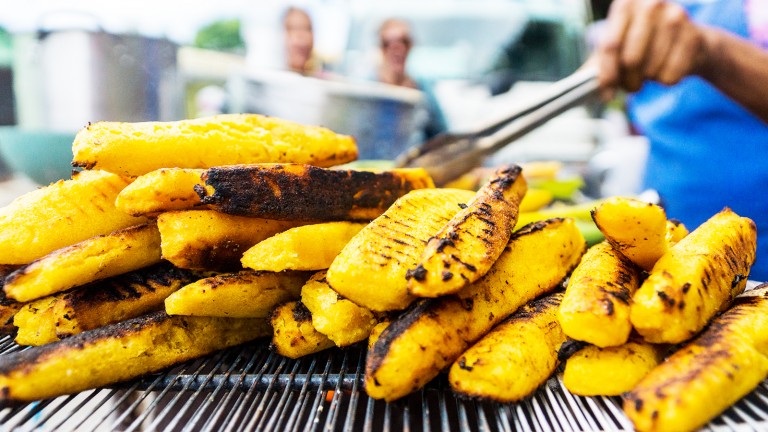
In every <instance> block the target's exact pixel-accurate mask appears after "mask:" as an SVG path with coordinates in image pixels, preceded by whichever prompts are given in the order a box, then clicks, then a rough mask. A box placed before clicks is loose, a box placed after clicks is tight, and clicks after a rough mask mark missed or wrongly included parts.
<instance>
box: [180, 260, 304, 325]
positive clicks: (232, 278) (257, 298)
mask: <svg viewBox="0 0 768 432" xmlns="http://www.w3.org/2000/svg"><path fill="white" fill-rule="evenodd" d="M311 275H312V273H311V272H297V271H286V272H280V273H275V272H257V271H253V270H243V271H240V272H237V273H226V274H220V275H215V276H211V277H207V278H204V279H200V280H198V281H195V282H192V283H190V284H189V285H186V286H184V287H182V288H181V289H179V290H178V291H176V292H174V293H173V294H171V295H170V296H168V298H167V299H165V311H166V312H167V313H168V314H170V315H194V316H219V317H229V318H268V317H269V314H270V313H271V312H272V309H274V307H275V306H277V305H279V304H280V303H284V302H286V301H289V300H296V299H298V298H299V296H300V295H301V287H302V286H303V285H304V283H305V282H306V281H307V280H308V279H309V277H310V276H311Z"/></svg>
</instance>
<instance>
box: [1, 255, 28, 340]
mask: <svg viewBox="0 0 768 432" xmlns="http://www.w3.org/2000/svg"><path fill="white" fill-rule="evenodd" d="M17 268H18V266H13V265H0V335H4V334H12V333H14V332H15V331H16V327H14V326H13V316H14V315H16V312H18V311H19V310H20V309H21V308H22V307H23V306H24V303H21V302H17V301H16V300H14V299H10V298H8V296H6V295H5V291H4V290H3V284H4V283H5V277H6V276H8V274H10V273H11V272H13V271H14V270H16V269H17Z"/></svg>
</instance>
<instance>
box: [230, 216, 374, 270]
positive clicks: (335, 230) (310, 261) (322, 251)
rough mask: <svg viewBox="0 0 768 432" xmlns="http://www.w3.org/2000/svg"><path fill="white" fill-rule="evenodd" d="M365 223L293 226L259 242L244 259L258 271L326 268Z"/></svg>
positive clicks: (244, 265) (250, 266) (246, 253)
mask: <svg viewBox="0 0 768 432" xmlns="http://www.w3.org/2000/svg"><path fill="white" fill-rule="evenodd" d="M365 225H366V224H364V223H355V222H325V223H319V224H311V225H304V226H300V227H295V228H289V229H287V230H285V231H283V232H281V233H277V234H275V235H273V236H272V237H269V238H267V239H265V240H262V241H260V242H259V243H256V245H254V246H253V247H251V248H250V249H248V250H247V251H245V253H244V254H243V258H242V259H241V260H240V262H241V263H242V264H243V267H248V268H251V269H254V270H265V271H283V270H325V269H327V268H328V267H330V266H331V263H332V262H333V260H334V259H335V258H336V256H337V255H339V253H340V252H341V250H342V249H343V248H344V246H346V245H347V243H348V242H349V240H350V239H352V237H354V236H355V235H356V234H357V233H358V232H360V230H361V229H363V227H365Z"/></svg>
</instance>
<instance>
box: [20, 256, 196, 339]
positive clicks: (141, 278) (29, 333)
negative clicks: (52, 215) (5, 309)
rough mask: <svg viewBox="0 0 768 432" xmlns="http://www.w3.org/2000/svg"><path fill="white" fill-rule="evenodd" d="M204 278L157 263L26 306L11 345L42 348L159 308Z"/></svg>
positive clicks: (194, 273)
mask: <svg viewBox="0 0 768 432" xmlns="http://www.w3.org/2000/svg"><path fill="white" fill-rule="evenodd" d="M203 276H204V274H203V273H199V272H195V271H191V270H185V269H180V268H177V267H174V266H173V265H171V264H170V263H168V262H160V263H158V264H156V265H153V266H149V267H146V268H143V269H140V270H136V271H133V272H129V273H125V274H122V275H119V276H115V277H112V278H109V279H104V280H101V281H98V282H94V283H91V284H88V285H84V286H82V287H79V288H75V289H73V290H71V291H68V292H65V293H60V294H57V295H54V296H49V297H44V298H42V299H39V300H35V301H33V302H30V303H27V304H25V305H24V307H22V308H21V310H20V311H19V312H18V313H17V314H16V316H15V317H14V319H13V324H14V325H15V326H16V327H18V332H17V334H16V342H17V343H18V344H20V345H43V344H46V343H49V342H54V341H57V340H59V339H63V338H65V337H69V336H72V335H75V334H78V333H82V332H83V331H86V330H92V329H95V328H99V327H102V326H105V325H107V324H112V323H116V322H118V321H123V320H126V319H130V318H136V317H138V316H141V315H144V314H146V313H149V312H152V311H155V310H158V309H162V307H163V300H165V298H166V297H167V296H168V295H170V294H171V293H172V292H174V291H176V290H178V289H179V288H181V287H182V286H184V285H186V284H188V283H191V282H193V281H195V280H197V279H199V278H201V277H203Z"/></svg>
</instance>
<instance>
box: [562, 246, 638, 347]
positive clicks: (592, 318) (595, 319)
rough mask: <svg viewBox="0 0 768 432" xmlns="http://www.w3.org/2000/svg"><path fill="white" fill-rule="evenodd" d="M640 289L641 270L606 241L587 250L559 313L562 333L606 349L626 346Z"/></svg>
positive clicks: (567, 288) (567, 289)
mask: <svg viewBox="0 0 768 432" xmlns="http://www.w3.org/2000/svg"><path fill="white" fill-rule="evenodd" d="M639 286H640V270H639V269H638V268H637V267H635V265H634V264H632V262H630V261H629V260H628V259H627V258H625V257H624V256H623V255H622V254H621V253H619V252H617V251H616V249H615V248H614V247H613V246H612V245H611V244H610V243H608V242H607V241H602V242H600V243H598V244H596V245H594V246H592V247H591V248H589V250H587V253H585V254H584V256H583V257H582V258H581V262H580V263H579V265H578V266H576V268H575V269H574V270H573V273H572V274H571V277H570V279H569V280H568V286H567V287H566V289H565V297H563V302H562V303H561V305H560V308H559V310H558V322H559V323H560V326H561V327H562V328H563V332H565V334H566V335H567V336H568V337H570V338H572V339H576V340H579V341H584V342H589V343H591V344H594V345H597V346H600V347H607V346H618V345H622V344H624V343H625V342H626V341H627V339H629V334H630V332H631V331H632V323H631V322H630V320H629V304H630V300H631V299H632V294H634V293H635V291H637V288H638V287H639Z"/></svg>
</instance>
